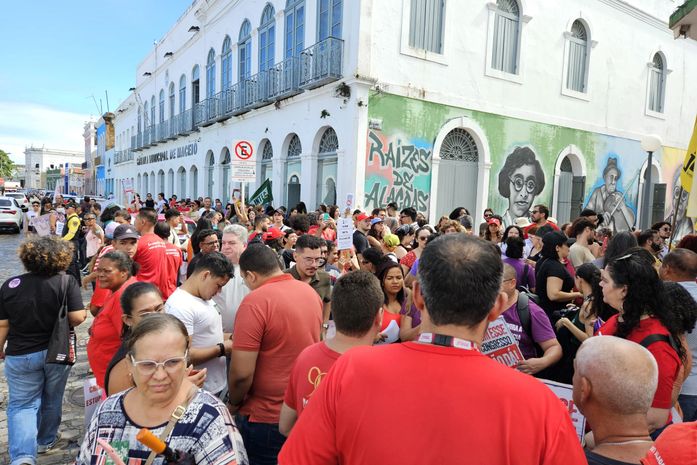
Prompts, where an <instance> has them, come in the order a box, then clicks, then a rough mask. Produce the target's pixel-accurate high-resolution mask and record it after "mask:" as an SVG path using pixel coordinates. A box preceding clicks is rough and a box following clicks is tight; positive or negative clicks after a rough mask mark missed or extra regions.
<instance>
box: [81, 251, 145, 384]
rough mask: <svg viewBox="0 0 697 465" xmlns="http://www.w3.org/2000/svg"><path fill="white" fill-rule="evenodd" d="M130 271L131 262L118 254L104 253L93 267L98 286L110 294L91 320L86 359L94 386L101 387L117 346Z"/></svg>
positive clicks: (126, 257)
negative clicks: (123, 297) (100, 309)
mask: <svg viewBox="0 0 697 465" xmlns="http://www.w3.org/2000/svg"><path fill="white" fill-rule="evenodd" d="M133 271H134V270H133V260H131V259H130V258H129V257H128V255H126V254H125V253H123V252H119V251H113V252H107V253H106V254H104V255H103V256H102V258H101V259H100V260H99V266H98V267H97V280H98V281H99V286H100V287H102V288H103V289H109V290H110V291H111V292H112V293H111V295H110V296H109V298H108V299H107V300H106V302H104V306H103V307H102V311H101V312H99V313H98V314H97V316H96V317H95V318H94V322H93V323H92V327H91V328H90V340H89V342H88V343H87V359H88V361H89V363H90V368H92V372H93V373H94V376H95V377H96V378H97V384H98V385H99V386H100V387H102V388H103V387H104V375H105V373H106V368H107V366H108V365H109V362H110V361H111V359H112V358H113V357H114V354H116V351H117V350H119V347H120V346H121V331H122V328H123V321H122V318H121V315H123V311H122V310H121V302H120V299H121V294H122V293H123V291H124V290H125V289H126V288H127V287H128V286H130V285H131V284H133V283H134V282H136V278H135V277H133V275H134V274H135V273H133Z"/></svg>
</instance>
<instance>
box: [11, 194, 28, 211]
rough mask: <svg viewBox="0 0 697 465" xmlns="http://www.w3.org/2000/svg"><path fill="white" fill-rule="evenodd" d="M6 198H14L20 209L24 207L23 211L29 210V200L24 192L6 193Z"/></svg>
mask: <svg viewBox="0 0 697 465" xmlns="http://www.w3.org/2000/svg"><path fill="white" fill-rule="evenodd" d="M5 197H12V198H13V199H15V200H16V201H17V203H18V204H19V206H20V207H22V210H23V211H27V210H28V209H29V204H30V202H29V199H28V198H27V196H26V195H25V194H24V193H23V192H5Z"/></svg>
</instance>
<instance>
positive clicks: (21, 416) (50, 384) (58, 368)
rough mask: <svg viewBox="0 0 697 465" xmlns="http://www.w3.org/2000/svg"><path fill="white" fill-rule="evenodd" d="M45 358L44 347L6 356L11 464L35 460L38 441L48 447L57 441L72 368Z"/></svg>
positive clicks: (34, 461)
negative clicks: (66, 386) (26, 352)
mask: <svg viewBox="0 0 697 465" xmlns="http://www.w3.org/2000/svg"><path fill="white" fill-rule="evenodd" d="M45 359H46V351H45V350H42V351H40V352H34V353H32V354H26V355H7V356H6V357H5V377H6V378H7V385H8V387H9V390H10V399H9V402H8V405H7V426H8V429H9V431H8V435H9V438H8V439H9V446H10V464H11V465H16V464H19V463H23V462H30V463H36V448H37V444H40V445H43V446H47V445H50V444H52V443H53V442H54V441H55V440H56V434H57V433H58V427H59V426H60V423H61V415H62V413H63V393H64V392H65V385H66V383H67V382H68V375H69V374H70V368H71V367H70V366H66V365H56V364H51V363H49V364H47V363H46V362H45Z"/></svg>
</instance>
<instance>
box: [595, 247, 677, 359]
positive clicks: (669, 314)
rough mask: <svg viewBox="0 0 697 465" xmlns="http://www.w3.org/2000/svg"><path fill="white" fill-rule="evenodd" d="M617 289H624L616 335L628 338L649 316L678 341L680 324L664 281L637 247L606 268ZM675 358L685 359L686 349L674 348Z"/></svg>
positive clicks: (642, 250) (643, 250)
mask: <svg viewBox="0 0 697 465" xmlns="http://www.w3.org/2000/svg"><path fill="white" fill-rule="evenodd" d="M606 268H607V271H608V273H610V276H611V277H612V280H613V281H614V282H615V285H616V286H627V294H626V297H625V298H624V302H623V303H622V307H623V309H622V321H618V324H617V333H616V334H615V336H617V337H621V338H623V339H627V336H629V334H631V333H632V332H633V331H634V330H635V329H636V328H637V327H638V326H639V322H640V320H641V317H642V316H644V315H650V316H653V317H654V318H656V319H657V320H658V321H660V322H661V324H662V325H663V326H665V328H666V329H667V330H668V332H669V333H670V334H671V336H673V338H674V339H675V340H676V341H678V340H680V335H681V334H682V333H683V328H682V323H681V321H680V320H679V318H678V316H677V315H676V314H675V313H674V312H673V309H672V307H671V305H669V304H667V303H666V302H667V300H666V293H665V290H664V286H663V282H662V281H661V280H660V278H659V277H658V274H657V273H656V269H655V268H654V266H653V256H652V255H651V254H650V253H649V252H648V251H647V250H646V249H642V248H640V247H635V248H632V249H629V250H628V251H627V255H622V256H620V257H617V258H615V259H613V260H612V261H611V262H610V263H608V265H607V267H606ZM676 350H677V352H678V356H679V357H680V359H681V360H685V355H686V354H685V349H684V348H683V347H682V346H681V345H678V347H676Z"/></svg>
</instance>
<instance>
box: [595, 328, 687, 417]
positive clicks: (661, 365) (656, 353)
mask: <svg viewBox="0 0 697 465" xmlns="http://www.w3.org/2000/svg"><path fill="white" fill-rule="evenodd" d="M618 317H619V315H613V316H612V317H611V318H609V319H608V320H607V322H605V324H604V325H603V326H602V327H601V328H600V329H599V330H598V334H599V335H605V336H612V335H614V334H615V333H617V318H618ZM651 334H663V335H666V336H668V335H670V333H669V332H668V330H667V329H666V327H665V326H663V325H662V324H661V322H660V321H659V320H658V319H657V318H653V317H650V318H644V319H643V320H639V325H638V326H637V327H636V328H634V330H633V331H632V332H631V333H630V334H629V335H628V336H627V339H628V340H630V341H632V342H636V343H637V344H639V343H640V342H641V341H642V340H643V339H644V338H646V337H647V336H650V335H651ZM647 349H648V351H649V352H651V355H653V358H655V359H656V363H657V364H658V387H657V388H656V394H655V395H654V397H653V403H652V404H651V406H652V407H654V408H662V409H669V408H671V407H672V406H673V402H672V400H671V395H672V393H673V385H674V383H675V380H676V379H677V377H678V374H679V372H680V367H681V365H682V363H681V362H680V358H679V357H678V354H677V353H676V352H675V349H673V348H672V347H671V346H670V344H668V343H667V342H663V341H659V342H654V343H653V344H651V345H650V346H648V347H647Z"/></svg>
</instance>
